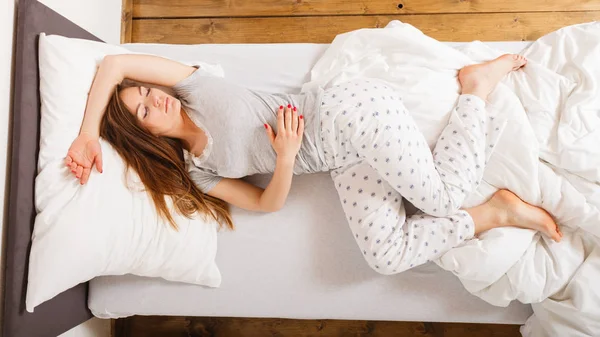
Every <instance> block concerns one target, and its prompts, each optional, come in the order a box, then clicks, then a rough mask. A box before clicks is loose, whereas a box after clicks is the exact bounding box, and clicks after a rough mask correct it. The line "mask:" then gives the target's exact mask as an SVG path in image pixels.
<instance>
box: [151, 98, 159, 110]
mask: <svg viewBox="0 0 600 337" xmlns="http://www.w3.org/2000/svg"><path fill="white" fill-rule="evenodd" d="M152 99H153V104H154V106H155V107H157V108H158V107H160V97H158V95H156V96H154V97H152Z"/></svg>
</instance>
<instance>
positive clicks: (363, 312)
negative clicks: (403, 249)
mask: <svg viewBox="0 0 600 337" xmlns="http://www.w3.org/2000/svg"><path fill="white" fill-rule="evenodd" d="M527 44H528V43H527V42H508V43H492V45H493V46H494V47H495V48H501V49H504V50H507V51H513V52H518V51H519V50H521V49H522V48H523V47H524V46H526V45H527ZM455 45H460V44H455ZM125 46H126V47H127V48H129V49H130V50H132V51H136V52H148V53H153V54H158V55H163V56H166V57H177V56H178V55H181V54H182V53H185V58H186V59H188V58H189V59H197V60H206V62H209V63H210V62H212V63H220V64H221V65H222V66H223V68H224V70H225V76H226V77H227V78H229V79H231V80H234V81H236V82H238V83H242V84H243V85H246V86H248V87H251V88H254V89H258V90H265V91H280V90H284V91H285V92H299V91H300V87H301V85H302V83H304V82H306V81H308V80H309V74H310V69H311V68H312V66H313V65H314V63H315V62H316V60H317V59H318V58H319V57H320V56H321V54H322V53H323V52H324V51H325V49H326V48H327V46H328V45H326V44H271V45H268V44H253V45H236V44H233V45H231V44H230V45H210V44H208V45H196V46H189V45H188V46H184V45H179V46H177V45H160V44H129V45H125ZM281 55H289V56H286V57H281ZM265 74H268V76H265ZM245 180H246V181H249V182H252V183H254V184H256V185H259V186H261V187H266V185H267V184H268V182H269V180H270V176H269V175H255V176H251V177H247V178H245ZM232 216H233V219H234V222H235V223H236V224H237V226H238V227H237V230H236V231H235V232H226V231H222V232H221V233H220V234H219V248H218V253H217V264H218V265H219V268H220V269H221V272H222V275H223V282H222V285H221V287H219V288H218V289H207V288H203V287H197V286H190V285H185V284H177V283H171V282H167V281H163V280H159V279H147V278H141V277H136V276H133V275H127V276H115V277H112V276H109V277H100V278H96V279H94V280H93V281H92V282H91V283H90V295H89V299H88V305H89V307H90V309H91V310H92V312H93V313H94V315H96V316H98V317H101V318H119V317H125V316H130V315H134V314H141V315H173V316H222V317H282V318H300V319H316V318H332V319H367V320H396V321H433V322H479V323H511V324H522V323H524V322H525V320H526V319H527V318H528V317H529V316H530V315H531V309H530V307H529V306H527V305H522V304H517V303H514V304H511V305H510V306H509V307H508V308H499V307H493V306H491V305H489V304H487V303H485V302H483V301H482V300H480V299H478V298H476V297H475V296H472V295H470V294H469V293H468V292H467V291H466V290H465V289H464V287H463V286H462V285H461V284H460V282H459V281H458V279H456V277H455V276H453V275H452V274H451V273H448V272H446V271H443V270H442V269H440V268H439V267H437V266H435V265H433V264H429V265H425V266H422V267H421V268H416V269H413V270H410V271H408V272H405V273H402V274H399V275H395V276H392V277H386V276H382V275H378V274H376V273H374V272H373V270H372V269H371V268H370V267H369V266H368V265H367V264H366V263H364V261H363V258H362V256H361V254H360V251H359V250H358V249H357V248H356V243H355V242H354V238H353V237H352V235H351V233H350V231H349V230H348V227H347V224H346V220H345V218H344V213H343V211H342V208H341V205H340V202H339V198H338V195H337V192H336V191H335V188H334V186H333V183H332V181H331V178H330V176H329V174H328V173H317V174H311V175H301V176H294V179H293V181H292V188H291V191H290V194H289V197H288V199H287V202H286V206H285V207H284V209H282V210H281V211H279V212H276V213H269V214H258V213H252V212H248V211H245V210H242V209H239V208H235V207H232Z"/></svg>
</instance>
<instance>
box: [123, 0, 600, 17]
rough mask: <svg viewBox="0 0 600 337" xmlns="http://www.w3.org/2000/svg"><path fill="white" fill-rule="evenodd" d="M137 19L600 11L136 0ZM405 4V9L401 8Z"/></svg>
mask: <svg viewBox="0 0 600 337" xmlns="http://www.w3.org/2000/svg"><path fill="white" fill-rule="evenodd" d="M133 1H134V3H133V17H134V18H182V17H249V16H299V15H302V16H307V15H364V14H367V15H369V14H370V15H374V14H379V15H383V14H386V15H387V14H428V13H432V14H433V13H496V12H552V11H592V10H600V1H598V0H368V1H365V0H170V1H165V0H133ZM399 7H401V8H399Z"/></svg>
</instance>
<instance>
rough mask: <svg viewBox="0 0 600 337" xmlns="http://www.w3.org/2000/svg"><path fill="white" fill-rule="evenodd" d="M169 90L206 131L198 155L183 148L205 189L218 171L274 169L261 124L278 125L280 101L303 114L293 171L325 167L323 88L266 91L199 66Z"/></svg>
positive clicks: (241, 174)
mask: <svg viewBox="0 0 600 337" xmlns="http://www.w3.org/2000/svg"><path fill="white" fill-rule="evenodd" d="M173 90H174V91H175V94H176V95H177V96H178V98H179V99H180V100H181V105H182V107H183V109H184V110H185V111H186V112H187V113H188V115H189V116H190V119H192V121H194V123H195V124H196V125H197V126H198V127H200V128H201V129H202V130H203V131H204V132H205V134H206V136H207V137H208V144H207V145H206V148H205V150H204V152H203V153H202V155H201V156H194V155H192V154H191V153H189V152H188V151H186V150H184V156H185V160H186V165H187V169H188V171H189V173H190V175H191V177H192V180H193V181H194V182H195V183H196V185H197V186H198V187H199V188H200V190H201V191H203V192H204V193H206V192H208V191H209V190H210V189H211V188H213V187H214V186H215V185H216V184H217V183H218V182H219V181H220V180H221V179H222V177H227V178H241V177H244V176H248V175H253V174H259V173H260V174H265V173H273V172H274V171H275V165H276V159H277V153H276V152H275V150H274V149H273V147H272V146H271V143H270V141H269V138H268V136H267V133H266V131H265V127H264V124H265V123H268V124H269V125H270V126H271V128H273V130H274V131H277V109H278V108H279V106H281V105H283V106H287V105H288V104H291V105H292V106H296V107H297V108H298V112H299V114H302V115H304V117H303V118H304V120H305V122H304V135H303V139H302V144H301V147H300V151H299V152H298V154H297V155H296V161H295V164H294V170H293V171H294V174H296V175H298V174H303V173H315V172H322V171H328V168H327V165H326V164H325V156H324V154H323V146H322V141H321V136H320V124H321V123H320V115H319V107H320V105H321V97H322V95H323V90H322V89H319V90H318V91H317V92H311V93H301V94H283V93H281V94H270V93H265V92H260V91H255V90H250V89H248V88H245V87H243V86H240V85H236V84H234V83H232V82H230V81H228V80H227V79H225V78H222V77H217V76H214V75H212V74H210V73H208V72H207V71H204V70H203V69H201V68H200V69H197V70H196V71H194V72H193V73H192V74H191V75H190V76H188V77H187V78H185V79H183V80H181V81H180V82H179V83H177V84H176V85H175V86H173Z"/></svg>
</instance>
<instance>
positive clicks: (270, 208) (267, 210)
mask: <svg viewBox="0 0 600 337" xmlns="http://www.w3.org/2000/svg"><path fill="white" fill-rule="evenodd" d="M281 209H282V207H281V206H273V205H270V206H266V207H262V208H261V210H262V211H263V212H265V213H274V212H277V211H279V210H281Z"/></svg>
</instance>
